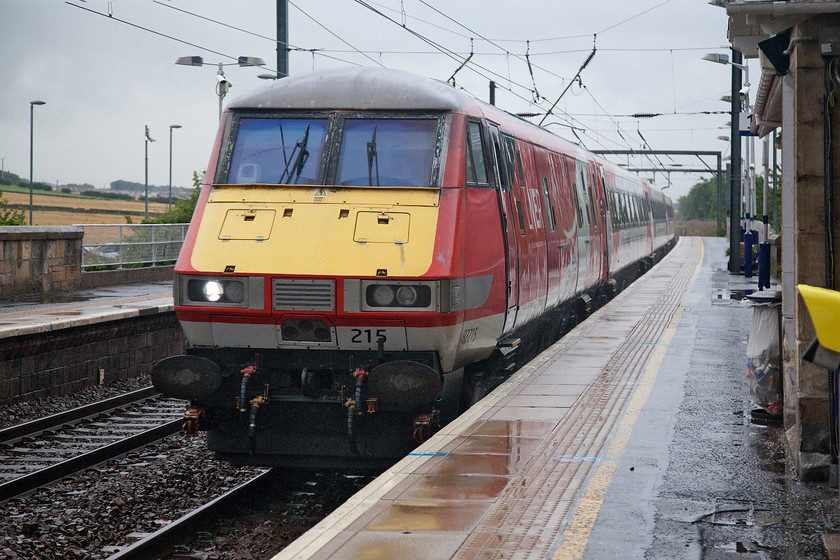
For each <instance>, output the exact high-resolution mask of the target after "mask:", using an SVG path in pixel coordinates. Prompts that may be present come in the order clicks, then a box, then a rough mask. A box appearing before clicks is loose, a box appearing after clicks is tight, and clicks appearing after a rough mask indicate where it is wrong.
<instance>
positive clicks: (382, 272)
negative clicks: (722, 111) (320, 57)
mask: <svg viewBox="0 0 840 560" xmlns="http://www.w3.org/2000/svg"><path fill="white" fill-rule="evenodd" d="M676 239H677V235H676V227H675V220H674V208H673V204H672V202H671V200H670V199H669V198H668V197H667V196H666V195H664V194H663V192H662V191H661V190H657V189H656V188H654V187H653V186H651V184H649V183H648V182H646V181H644V180H641V179H640V178H638V177H636V176H634V175H632V174H630V173H628V172H627V171H625V170H622V169H621V168H620V167H618V166H616V165H614V164H612V163H610V162H609V161H607V160H606V159H603V158H601V157H599V156H597V155H595V154H593V153H591V152H589V151H587V150H585V149H584V148H583V147H581V146H580V145H578V144H575V143H572V142H569V141H567V140H564V139H563V138H561V137H560V136H558V135H556V134H554V133H552V132H549V131H548V130H546V129H544V128H541V127H538V126H536V125H534V124H533V123H530V122H528V121H527V120H526V119H524V118H521V117H518V116H516V115H513V114H511V113H508V112H506V111H504V110H502V109H500V108H497V107H496V106H494V105H490V104H487V103H484V102H482V101H479V100H477V99H475V98H473V97H472V96H470V95H468V94H467V93H465V92H463V91H461V90H458V89H456V88H455V87H452V86H451V85H449V84H447V83H443V82H439V81H437V80H434V79H430V78H426V77H421V76H418V75H414V74H411V73H408V72H403V71H399V70H391V69H383V68H339V69H330V70H322V71H313V72H311V73H307V74H302V75H300V76H294V77H285V78H282V79H279V80H276V81H274V82H273V83H271V84H270V85H267V86H264V87H263V88H261V89H259V90H256V91H255V92H253V93H250V94H247V95H244V96H242V97H240V98H238V99H235V100H233V101H232V102H231V103H229V104H228V106H227V107H226V109H225V112H224V114H223V118H222V120H221V121H220V125H219V130H218V134H217V137H216V141H215V145H214V148H213V152H212V155H211V158H210V161H209V164H208V169H207V172H206V174H205V181H204V184H203V185H202V186H201V191H200V195H199V199H198V202H197V205H196V208H195V212H194V214H193V217H192V220H191V223H190V226H189V229H188V232H187V235H186V239H185V241H184V244H183V246H182V249H181V252H180V255H179V257H178V260H177V263H176V265H175V271H174V282H173V295H174V309H175V313H176V314H177V317H178V319H179V321H180V324H181V326H182V328H183V332H184V335H185V337H186V340H187V343H188V344H187V349H186V351H185V354H183V355H179V356H172V357H169V358H166V359H164V360H162V361H160V362H158V363H157V364H155V365H154V367H153V370H152V381H153V384H154V385H155V386H156V387H157V388H158V389H159V390H160V391H161V392H163V393H164V394H166V395H169V396H173V397H178V398H184V399H189V401H190V403H191V404H190V407H189V412H188V413H187V420H186V422H185V426H186V429H187V431H188V432H190V433H195V432H196V431H198V430H201V431H205V432H206V442H207V446H208V448H209V449H210V450H212V451H214V452H215V453H216V455H217V456H219V457H221V458H223V459H226V460H228V461H231V462H233V463H235V464H255V465H271V466H287V467H291V468H294V467H317V468H332V467H360V468H361V467H380V466H384V465H388V464H391V463H393V462H394V460H395V459H397V458H399V457H402V456H405V455H406V454H407V453H410V452H411V450H412V449H414V448H415V447H416V446H417V445H418V442H421V441H423V440H424V439H426V438H428V437H429V436H430V435H431V434H433V433H434V432H435V431H436V430H438V429H439V428H440V427H441V426H444V425H445V424H446V423H447V422H449V421H451V420H452V419H453V418H455V417H457V416H458V415H459V414H460V413H461V412H462V411H463V410H465V409H466V408H467V407H469V406H471V405H472V404H474V403H475V402H477V401H478V400H479V399H481V398H482V397H483V396H485V395H486V394H487V393H488V392H489V391H490V390H492V389H493V388H494V387H495V386H497V385H498V384H499V383H501V382H503V381H504V379H505V378H506V377H507V376H509V375H510V373H511V372H512V371H514V370H515V368H516V367H518V366H520V365H522V364H523V363H524V362H525V361H527V360H529V359H530V358H531V357H533V356H534V355H536V353H537V352H538V351H539V350H540V349H541V348H545V347H546V346H547V345H549V344H551V343H553V342H554V341H555V340H557V338H558V337H560V336H561V335H562V334H563V333H564V332H566V331H567V330H568V329H570V328H571V327H572V326H574V325H575V324H576V323H577V322H579V321H580V320H582V318H583V317H585V316H586V314H587V313H589V312H591V311H592V309H594V308H596V307H597V306H599V305H602V304H603V303H604V302H606V301H608V300H609V299H610V298H611V297H613V296H614V295H615V293H617V291H619V290H620V289H622V287H623V286H624V285H626V284H627V283H628V282H631V281H632V280H633V279H635V278H636V277H637V276H638V275H639V274H641V273H643V272H644V271H645V270H646V269H647V268H649V267H650V266H651V265H652V264H653V263H654V262H655V261H656V260H657V259H659V258H661V257H662V256H663V255H664V254H666V253H667V251H669V250H670V248H672V247H673V246H674V244H675V242H676Z"/></svg>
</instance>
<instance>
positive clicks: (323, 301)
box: [271, 278, 335, 311]
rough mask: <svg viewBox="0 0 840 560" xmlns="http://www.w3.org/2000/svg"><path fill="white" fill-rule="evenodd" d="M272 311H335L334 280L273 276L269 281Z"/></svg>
mask: <svg viewBox="0 0 840 560" xmlns="http://www.w3.org/2000/svg"><path fill="white" fill-rule="evenodd" d="M271 292H272V298H271V305H272V309H273V310H274V311H335V281H334V280H321V279H318V280H309V279H301V278H275V279H274V280H272V282H271Z"/></svg>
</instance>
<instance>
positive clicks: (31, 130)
mask: <svg viewBox="0 0 840 560" xmlns="http://www.w3.org/2000/svg"><path fill="white" fill-rule="evenodd" d="M46 104H47V102H46V101H39V100H35V101H30V102H29V225H30V226H31V225H32V159H33V158H32V156H33V154H34V151H35V148H34V146H35V132H34V131H35V127H34V126H33V125H34V124H35V105H46Z"/></svg>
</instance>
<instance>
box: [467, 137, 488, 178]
mask: <svg viewBox="0 0 840 560" xmlns="http://www.w3.org/2000/svg"><path fill="white" fill-rule="evenodd" d="M467 162H468V163H467V182H468V183H479V184H484V185H486V184H487V167H486V165H485V163H484V149H483V147H482V144H481V127H480V125H479V124H478V123H477V122H468V123H467Z"/></svg>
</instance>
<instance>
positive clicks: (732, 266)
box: [703, 50, 750, 274]
mask: <svg viewBox="0 0 840 560" xmlns="http://www.w3.org/2000/svg"><path fill="white" fill-rule="evenodd" d="M732 53H733V55H732V57H733V60H732V61H730V60H729V56H728V55H726V54H718V53H709V54H707V55H705V56H704V57H703V60H708V61H710V62H716V63H718V64H729V65H731V66H732V95H731V97H730V98H729V103H730V108H731V117H732V119H731V121H730V134H729V139H730V142H731V145H730V158H731V161H732V172H731V173H730V175H729V272H731V273H734V274H737V273H738V271H739V270H740V263H739V259H738V256H739V255H740V253H741V246H740V233H741V204H740V203H741V187H742V181H741V174H742V173H743V165H742V163H741V129H740V117H741V93H742V91H743V90H742V87H741V74H742V73H743V74H744V76H743V77H744V81H745V82H746V86H747V87H749V83H750V75H749V67H748V66H747V65H746V64H741V53H740V52H738V51H736V50H733V51H732ZM748 106H749V104H748ZM735 166H737V171H736V167H735ZM745 249H746V247H745ZM745 257H746V255H745ZM746 272H747V265H746V263H745V265H744V273H745V274H746Z"/></svg>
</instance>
